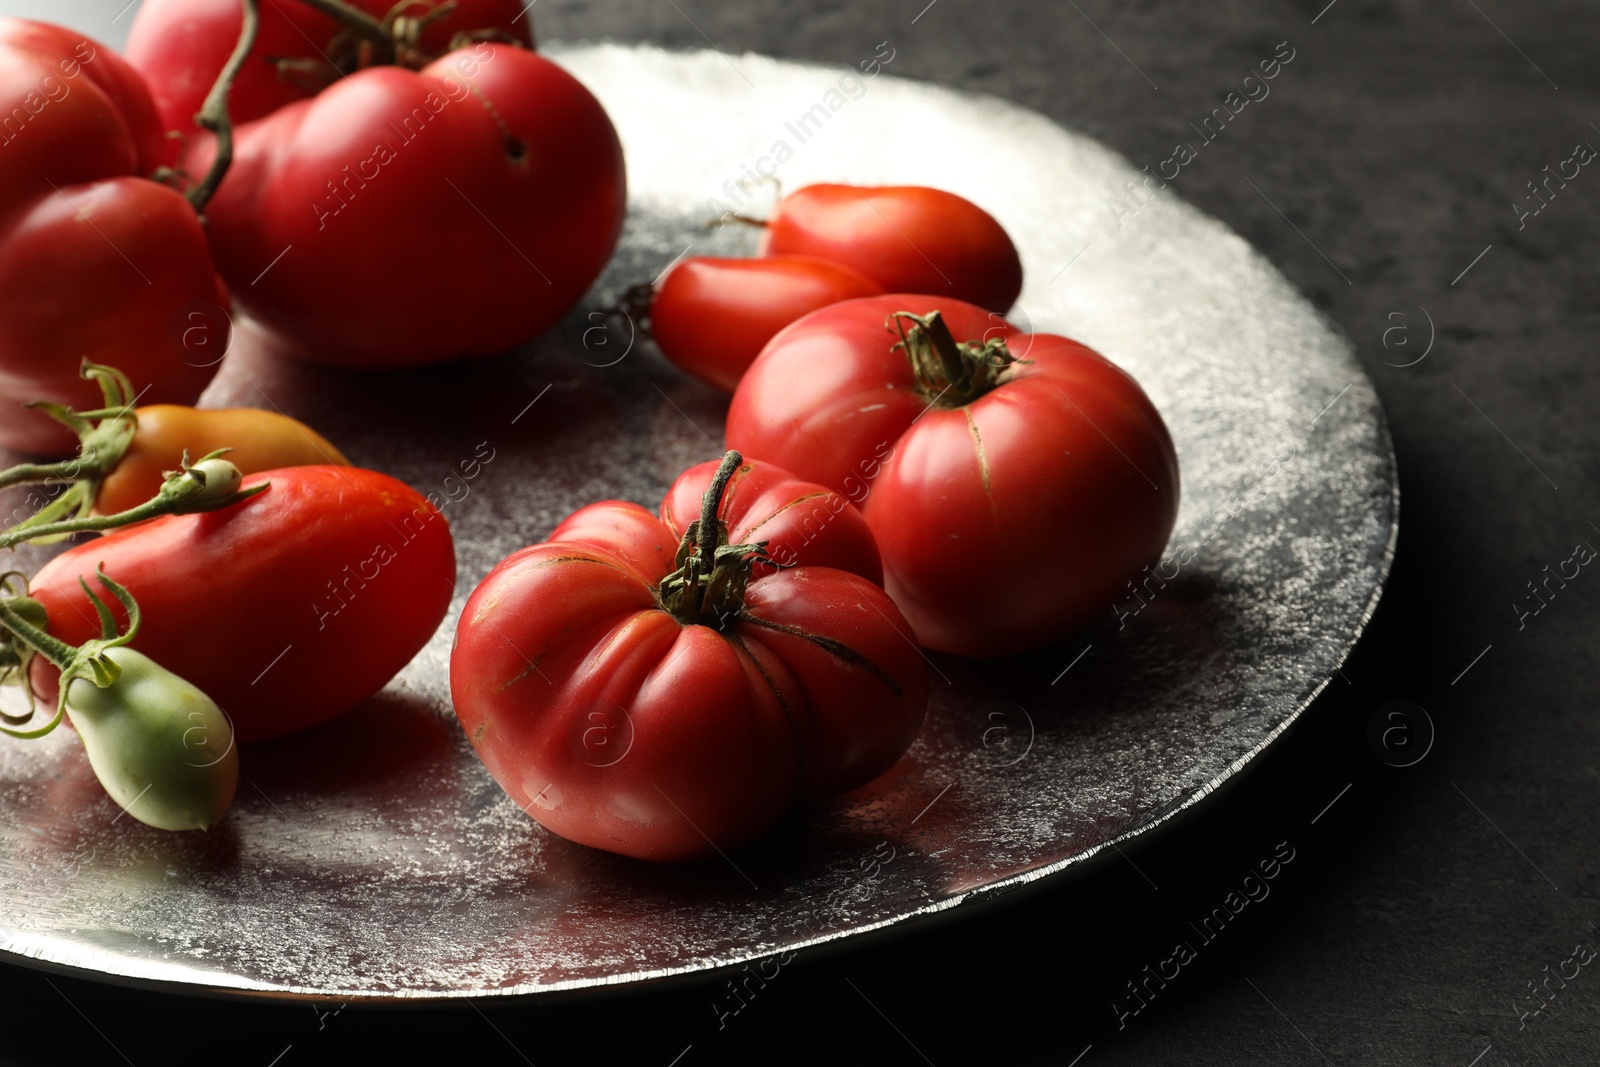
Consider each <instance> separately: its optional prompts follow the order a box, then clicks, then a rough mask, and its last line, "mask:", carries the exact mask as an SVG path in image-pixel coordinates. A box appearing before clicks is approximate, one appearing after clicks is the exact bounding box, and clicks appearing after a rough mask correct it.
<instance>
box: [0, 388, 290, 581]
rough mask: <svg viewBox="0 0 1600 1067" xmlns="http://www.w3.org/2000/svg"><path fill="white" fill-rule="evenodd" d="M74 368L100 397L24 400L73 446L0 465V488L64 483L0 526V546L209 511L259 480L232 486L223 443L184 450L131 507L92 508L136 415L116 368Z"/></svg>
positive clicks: (255, 489)
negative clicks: (194, 452)
mask: <svg viewBox="0 0 1600 1067" xmlns="http://www.w3.org/2000/svg"><path fill="white" fill-rule="evenodd" d="M79 373H80V374H81V375H82V377H83V378H84V379H86V380H88V381H92V382H95V383H96V384H98V385H99V386H100V395H101V398H102V400H103V401H104V404H103V405H102V406H101V407H99V408H96V409H94V410H93V411H76V410H74V409H72V408H69V407H66V406H64V405H61V404H49V403H44V402H42V401H40V402H35V403H33V404H29V405H28V406H29V407H33V408H38V409H39V410H40V411H43V412H44V413H45V414H46V415H49V416H50V417H51V418H53V419H55V420H56V421H57V422H59V423H61V425H63V426H65V427H66V428H67V429H69V430H71V431H72V432H73V433H75V434H77V435H78V454H77V455H76V456H74V457H72V458H71V459H64V460H61V461H60V462H57V463H23V464H19V465H18V466H15V467H11V468H10V469H8V470H4V471H0V489H4V488H6V487H7V486H12V485H29V484H33V485H57V486H65V488H64V489H63V490H62V491H61V492H60V493H58V494H57V495H56V496H55V498H54V499H52V500H51V501H50V502H49V503H48V504H46V505H45V506H44V507H42V508H40V509H39V510H38V511H36V512H34V513H33V514H32V515H30V516H28V517H27V518H26V519H24V520H23V521H22V522H19V523H17V524H16V525H15V526H12V527H11V528H10V529H7V530H0V549H3V548H15V547H16V546H17V545H20V544H24V543H27V544H37V545H45V544H50V543H52V542H55V541H60V540H62V539H63V538H66V537H70V536H71V535H73V534H76V533H85V532H90V531H104V530H114V529H116V528H117V527H119V526H128V525H131V524H132V523H136V522H143V521H144V520H146V519H154V518H158V517H159V516H162V515H182V514H187V513H190V512H196V511H214V510H215V509H217V508H225V507H229V506H231V505H233V504H237V503H239V502H240V501H241V500H248V499H249V498H250V497H252V496H254V495H256V494H257V493H259V492H261V491H262V490H264V489H265V488H266V486H265V485H259V486H252V487H251V488H250V489H247V490H245V491H243V492H240V491H239V482H240V480H241V475H240V473H239V468H237V467H235V466H234V465H233V464H232V463H229V462H228V461H227V460H225V459H223V458H221V457H222V456H223V454H224V453H226V452H228V451H229V450H228V449H226V448H221V449H218V450H217V451H215V452H212V453H210V454H209V455H206V456H202V457H201V458H200V461H199V462H198V463H194V464H190V462H189V457H188V456H187V455H185V456H184V458H183V462H182V463H181V464H180V465H179V466H180V469H179V470H176V471H171V472H168V474H167V480H166V481H165V482H164V483H162V486H161V490H160V492H158V493H157V494H156V495H155V496H154V497H152V498H151V499H150V500H148V501H146V502H145V503H143V504H141V505H139V506H138V507H136V508H130V509H129V510H127V511H124V512H120V513H119V514H116V515H95V514H93V511H94V501H95V497H96V496H97V495H98V494H99V492H100V484H101V483H102V482H103V481H105V479H106V477H107V476H108V475H110V474H111V472H112V471H114V470H116V469H117V464H119V463H121V462H122V457H123V456H124V455H126V454H127V451H128V446H129V445H130V444H132V442H133V438H134V435H135V434H136V433H138V432H139V417H138V415H136V414H135V413H134V410H133V404H134V401H135V400H136V399H137V397H136V395H135V393H134V390H133V383H132V382H130V381H128V378H127V376H126V375H125V374H123V373H122V372H121V371H119V370H117V369H116V368H114V367H107V366H103V365H101V364H99V363H91V362H89V361H88V360H84V361H83V368H82V370H81V371H80V372H79Z"/></svg>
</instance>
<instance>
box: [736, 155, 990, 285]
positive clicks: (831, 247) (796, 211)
mask: <svg viewBox="0 0 1600 1067" xmlns="http://www.w3.org/2000/svg"><path fill="white" fill-rule="evenodd" d="M761 248H762V252H763V253H764V254H766V255H795V254H798V255H807V256H820V257H822V258H824V259H831V260H833V261H834V262H835V263H842V264H844V265H845V266H847V267H851V268H853V269H854V270H856V271H857V272H859V273H861V274H864V275H866V276H867V277H868V278H871V279H872V280H873V281H875V282H877V283H878V284H879V285H881V286H882V287H883V288H884V289H885V290H886V291H888V292H891V293H931V294H933V295H935V296H938V297H940V298H941V299H943V298H950V299H954V300H962V301H966V302H967V303H969V304H979V305H981V306H983V307H986V308H988V309H989V310H991V311H1005V310H1006V309H1007V308H1009V307H1010V306H1011V305H1012V304H1013V303H1015V302H1016V299H1017V294H1018V293H1020V292H1022V259H1021V258H1020V257H1019V256H1018V255H1017V247H1016V245H1014V244H1012V243H1011V238H1010V237H1009V236H1008V235H1007V234H1006V231H1005V229H1004V228H1002V227H1001V225H1000V224H999V223H998V222H996V221H995V219H994V216H992V215H990V214H989V213H988V212H987V211H984V210H983V209H982V208H981V207H979V206H978V205H977V204H974V203H973V202H972V201H970V200H967V199H965V198H963V197H960V196H957V195H956V194H955V193H949V192H945V191H944V190H943V189H932V188H929V187H927V186H923V185H884V186H857V185H808V186H806V187H805V188H803V189H796V190H795V191H794V192H792V193H790V194H789V195H788V196H786V197H784V198H783V199H782V200H780V201H778V206H777V208H776V209H775V210H774V211H773V213H772V217H771V218H769V219H768V220H767V222H766V229H765V231H764V233H763V235H762V239H761Z"/></svg>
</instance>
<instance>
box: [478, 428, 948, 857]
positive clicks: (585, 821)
mask: <svg viewBox="0 0 1600 1067" xmlns="http://www.w3.org/2000/svg"><path fill="white" fill-rule="evenodd" d="M709 466H710V465H706V466H702V467H697V468H695V469H694V470H692V471H690V472H688V473H687V474H685V475H684V476H683V478H682V479H681V480H680V481H679V483H678V484H677V485H676V486H675V487H674V488H673V490H672V491H671V492H669V493H668V496H667V500H666V502H665V503H664V504H663V506H662V515H661V517H660V518H657V517H656V516H654V515H651V514H650V512H648V511H646V510H645V509H644V508H642V507H639V506H638V505H636V504H626V503H622V502H620V501H607V502H605V503H601V504H594V505H590V506H589V507H587V508H584V509H582V510H580V511H578V512H576V513H574V514H573V515H572V516H571V517H570V518H568V519H567V520H566V521H565V522H563V523H562V524H561V525H560V526H558V527H557V528H556V529H555V531H554V532H553V533H552V534H551V535H550V540H549V541H548V542H546V543H543V544H538V545H534V546H532V547H530V548H526V549H523V550H522V551H520V552H517V553H515V554H513V555H511V556H509V557H507V558H506V559H505V560H503V561H502V562H501V563H500V564H499V565H498V566H497V567H496V568H495V569H494V570H493V571H492V572H491V573H490V574H489V576H488V577H487V578H486V579H484V581H483V584H481V585H480V586H478V588H477V589H476V590H474V591H473V594H472V596H471V597H470V598H468V600H467V604H466V607H465V609H464V610H463V612H462V616H461V623H460V627H459V629H458V631H457V634H456V647H455V650H454V652H453V653H452V655H451V659H450V690H451V695H452V696H453V698H454V700H455V707H456V714H457V716H458V717H459V718H460V720H461V725H462V728H463V729H464V730H465V731H466V734H467V737H468V739H469V740H470V741H471V743H472V745H473V747H474V749H476V751H477V753H478V755H479V756H480V757H481V758H482V759H483V762H484V764H485V765H486V766H487V767H488V769H489V772H490V773H491V774H492V775H494V778H495V780H496V781H497V782H499V783H500V786H501V787H502V788H503V789H505V791H506V792H507V793H509V794H510V795H511V798H512V800H513V801H514V802H515V803H516V804H517V805H518V806H519V807H521V808H522V809H523V810H524V811H526V812H527V813H528V814H529V815H530V816H531V817H532V818H534V819H536V820H537V821H538V822H540V823H541V824H543V825H544V826H545V827H547V828H549V829H550V830H552V831H554V832H555V833H557V834H560V835H561V836H563V837H566V838H568V839H570V840H573V841H577V842H579V843H581V844H585V845H592V846H594V847H596V848H603V849H608V850H610V851H612V852H620V853H622V854H624V855H628V856H634V857H638V858H641V859H649V860H685V859H695V858H699V857H703V856H707V855H712V854H715V851H716V850H718V849H721V850H724V851H726V850H728V849H731V848H735V847H737V846H739V845H742V844H744V843H746V842H748V841H750V840H751V839H753V838H755V837H756V836H757V835H759V834H761V833H762V832H764V831H765V830H766V829H767V828H768V827H770V826H771V825H772V823H773V822H774V821H776V820H777V818H778V817H779V815H780V814H781V813H782V812H783V811H784V809H786V808H787V807H789V806H790V804H792V803H794V802H796V801H799V800H807V799H813V798H818V797H824V796H828V795H830V794H833V793H837V792H840V791H842V790H846V789H851V788H854V787H855V786H858V785H862V784H864V783H866V782H868V781H870V780H871V779H873V778H875V777H877V776H878V775H879V774H881V773H883V771H885V770H887V769H888V768H889V767H890V766H891V765H892V764H893V763H894V762H895V761H896V760H897V759H899V758H900V756H901V754H902V753H903V752H904V751H905V750H906V748H907V746H909V745H910V744H911V741H912V739H913V738H914V737H915V735H916V732H917V729H918V727H919V726H920V725H921V723H922V716H923V712H924V708H925V705H926V703H927V669H928V668H927V664H926V663H924V662H923V660H922V657H921V653H920V652H919V651H918V650H917V649H916V647H915V646H914V645H913V644H912V643H911V642H910V640H909V639H908V633H909V631H908V628H907V626H906V623H905V620H904V618H902V617H901V615H900V613H899V612H898V611H897V610H896V609H895V606H894V604H893V603H892V602H891V601H890V600H889V598H888V597H887V596H886V595H885V594H884V592H883V590H882V589H880V588H879V587H878V586H877V585H875V584H874V583H873V581H872V580H871V577H872V576H873V575H875V574H876V569H877V553H876V551H875V550H874V549H873V546H872V541H871V537H870V536H869V535H868V534H867V531H866V528H865V525H864V524H863V523H862V522H861V520H860V516H859V515H856V514H855V511H854V508H853V507H852V506H851V505H850V504H849V503H848V502H847V501H845V500H843V499H842V498H841V497H839V496H837V495H836V494H832V493H829V492H828V491H827V490H825V489H823V488H822V487H820V486H816V485H808V484H805V483H801V482H799V481H798V480H797V479H795V478H793V477H792V476H790V475H789V474H787V473H785V472H782V471H774V470H772V469H771V468H768V467H766V466H764V465H756V464H750V465H744V464H742V463H741V462H740V459H739V456H738V454H737V453H730V454H729V455H728V456H727V457H725V458H724V461H723V463H722V464H720V465H719V466H718V467H717V468H716V469H715V471H712V470H711V469H709ZM730 479H731V480H732V485H731V486H730V485H729V481H730ZM708 483H709V485H708ZM725 490H726V506H725V508H724V506H723V501H724V496H725ZM696 495H699V496H700V501H699V506H698V508H697V509H695V510H697V511H698V514H699V517H698V518H697V519H695V520H694V521H692V522H689V523H688V525H687V526H684V525H683V523H684V522H685V520H686V519H687V518H688V514H689V512H688V511H687V510H686V508H688V507H690V506H692V505H690V504H689V502H690V501H691V500H692V499H693V498H694V497H695V496H696ZM823 515H828V516H832V517H833V519H832V522H831V524H829V525H830V528H831V531H832V532H831V533H830V535H829V536H828V537H827V538H826V539H824V538H823V537H822V536H820V535H819V530H820V527H819V526H818V525H817V523H818V521H819V518H820V516H823ZM808 520H809V521H810V523H811V527H810V528H808V527H807V522H808ZM730 531H733V532H737V533H739V534H741V535H742V536H748V537H758V538H760V541H757V542H754V543H744V544H737V543H735V544H730V543H729V542H730V537H731V533H730ZM680 535H681V537H680ZM763 542H765V544H763ZM769 552H770V553H772V555H773V557H774V558H776V557H778V556H780V555H781V556H784V557H786V558H791V559H793V560H794V566H793V567H792V568H787V569H783V570H776V571H775V570H774V568H772V567H771V565H770V563H768V562H766V558H765V557H766V556H767V554H768V553H769ZM824 562H825V563H827V564H829V565H816V564H821V563H824ZM838 568H850V569H838ZM852 571H853V572H854V573H852Z"/></svg>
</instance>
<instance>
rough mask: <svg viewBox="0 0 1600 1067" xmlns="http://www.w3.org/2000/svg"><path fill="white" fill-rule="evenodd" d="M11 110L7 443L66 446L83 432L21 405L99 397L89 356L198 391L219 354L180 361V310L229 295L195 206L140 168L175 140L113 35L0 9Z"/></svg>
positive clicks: (2, 285)
mask: <svg viewBox="0 0 1600 1067" xmlns="http://www.w3.org/2000/svg"><path fill="white" fill-rule="evenodd" d="M0 116H6V118H7V122H6V123H4V124H0V153H3V154H4V165H3V166H0V447H5V448H13V449H17V450H19V451H22V452H28V453H33V454H39V455H45V454H60V455H66V454H70V453H71V452H72V450H73V448H74V446H75V444H76V438H74V436H73V435H72V434H71V433H69V432H68V431H67V430H66V429H65V428H63V427H62V426H60V425H58V424H57V423H55V422H53V421H52V420H51V419H50V418H49V417H47V416H46V415H45V414H44V413H43V412H38V411H22V410H19V409H20V407H21V405H23V404H25V403H28V402H30V401H34V400H45V401H50V402H53V403H58V404H67V405H71V406H75V407H80V408H82V409H85V410H87V409H91V408H95V407H98V406H99V404H100V390H99V388H98V387H97V386H96V385H95V384H94V383H93V382H87V381H84V380H82V379H81V378H80V377H79V374H78V371H79V367H80V366H81V364H82V361H83V360H84V359H85V358H88V359H91V360H93V361H95V362H97V363H106V364H110V365H112V366H115V367H117V368H118V369H119V370H121V371H123V372H124V373H125V374H127V375H128V377H129V378H130V379H131V381H132V383H133V386H134V389H135V391H136V392H142V393H143V395H144V396H145V397H146V398H147V399H149V400H151V401H161V400H168V401H177V402H183V403H189V402H192V401H194V400H195V399H196V398H197V397H198V396H199V395H200V392H201V390H202V389H204V388H205V386H206V383H207V382H209V381H210V380H211V378H212V376H213V374H214V373H215V369H214V368H212V367H199V366H193V365H191V364H190V363H187V362H185V360H184V358H183V356H184V351H183V349H182V346H181V345H179V344H177V343H175V342H174V340H173V338H172V336H171V326H172V324H173V322H174V320H175V319H177V318H178V316H179V315H180V313H181V312H182V311H183V310H184V308H185V307H186V306H189V305H191V304H199V305H205V306H208V307H211V306H219V305H220V306H221V307H223V308H226V306H227V303H228V297H227V294H226V291H225V290H224V289H223V288H222V287H221V282H220V281H219V279H218V278H217V275H216V271H215V269H214V267H213V265H212V262H211V254H210V252H209V250H208V249H207V245H206V236H205V232H204V230H203V228H202V227H201V225H200V221H199V219H198V217H197V216H196V215H195V212H194V209H193V208H191V207H190V206H189V203H188V201H186V200H185V199H184V198H183V197H182V196H181V195H179V194H178V193H176V192H174V191H173V190H172V189H170V188H168V187H166V186H164V185H161V184H158V183H156V182H153V181H150V180H147V178H145V177H144V175H148V174H149V173H151V172H152V171H153V170H154V169H155V168H156V167H157V166H158V165H160V164H161V163H162V162H163V161H164V159H165V157H166V155H169V154H170V151H171V150H170V147H169V145H168V144H167V143H165V142H164V141H163V139H162V134H161V129H160V125H159V122H158V120H157V118H156V114H155V110H154V106H153V105H152V104H151V102H150V97H149V92H148V90H147V89H146V88H145V87H144V85H143V83H142V82H141V81H140V79H139V76H138V74H136V73H135V72H134V71H133V70H132V69H131V68H130V67H129V66H128V65H127V64H126V63H124V62H123V61H122V59H121V58H120V57H118V56H117V55H116V54H115V53H114V52H112V51H111V49H109V48H107V47H105V46H104V45H100V44H98V43H96V42H94V41H91V40H89V39H87V38H86V37H84V36H83V35H82V34H80V33H77V32H74V31H71V30H67V29H65V28H63V27H58V26H50V25H47V24H44V23H37V22H27V21H23V20H20V19H9V18H3V19H0ZM18 116H21V118H20V119H19V118H18ZM211 340H212V341H213V342H214V343H217V344H219V346H220V347H221V348H226V338H225V337H223V338H212V339H211Z"/></svg>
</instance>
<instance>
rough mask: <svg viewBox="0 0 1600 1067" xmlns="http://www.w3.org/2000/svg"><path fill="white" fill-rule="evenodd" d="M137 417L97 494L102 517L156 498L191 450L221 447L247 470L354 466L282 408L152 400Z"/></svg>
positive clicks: (193, 454)
mask: <svg viewBox="0 0 1600 1067" xmlns="http://www.w3.org/2000/svg"><path fill="white" fill-rule="evenodd" d="M134 415H135V416H137V417H138V420H139V430H138V432H137V433H136V434H134V438H133V441H132V443H131V444H129V446H128V451H127V452H125V453H123V456H122V462H120V463H118V464H117V468H116V470H114V471H112V472H111V473H110V474H108V475H107V476H106V478H105V480H104V481H103V482H101V483H100V491H99V492H98V493H97V494H95V499H94V509H95V511H97V512H98V513H100V514H101V515H114V514H116V513H117V512H119V511H126V510H128V509H129V508H133V507H137V506H138V505H140V504H143V503H144V502H145V501H146V500H149V499H150V498H151V497H153V496H155V495H156V492H157V491H158V490H159V489H160V488H161V483H162V481H163V480H164V477H163V476H164V474H165V473H166V472H167V471H174V470H177V469H178V466H179V463H180V461H181V460H182V459H183V454H184V453H185V452H187V453H188V454H189V460H190V461H191V462H196V461H198V460H199V459H200V457H201V456H204V455H207V454H209V453H211V452H213V451H215V450H216V449H219V448H227V449H228V450H229V451H228V453H227V454H226V456H225V457H224V458H226V459H227V460H228V462H230V463H232V464H233V465H234V466H236V467H238V468H239V471H240V473H241V474H256V473H259V472H261V471H270V470H276V469H277V468H279V467H308V466H316V465H319V464H328V465H332V466H338V467H348V466H349V465H350V461H349V460H348V459H346V458H345V455H344V453H343V452H340V451H339V450H338V449H337V448H335V447H334V446H333V445H332V444H331V443H330V442H329V441H328V439H327V438H325V437H323V436H322V435H321V434H319V433H318V432H317V431H315V430H313V429H312V428H311V427H309V426H307V425H306V424H305V423H303V422H301V421H299V420H298V419H293V418H290V417H289V416H287V415H284V414H282V413H281V412H277V411H263V410H261V409H259V408H191V407H184V406H182V405H179V404H152V405H150V406H149V407H142V408H135V409H134Z"/></svg>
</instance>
